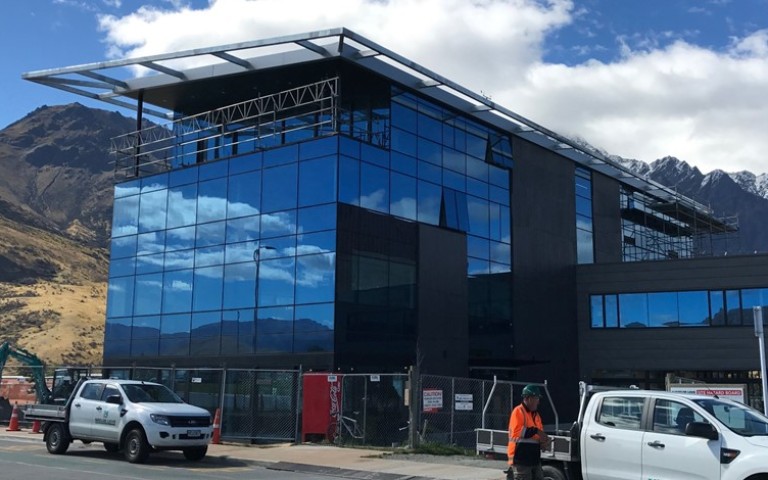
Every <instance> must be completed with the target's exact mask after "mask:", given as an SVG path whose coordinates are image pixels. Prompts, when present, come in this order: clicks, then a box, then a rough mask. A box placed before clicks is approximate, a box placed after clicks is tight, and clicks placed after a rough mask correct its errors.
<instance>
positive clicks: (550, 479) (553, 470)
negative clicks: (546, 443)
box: [541, 465, 566, 480]
mask: <svg viewBox="0 0 768 480" xmlns="http://www.w3.org/2000/svg"><path fill="white" fill-rule="evenodd" d="M541 469H542V470H543V471H544V480H566V478H565V474H564V473H563V471H562V470H560V469H559V468H557V467H555V466H552V465H544V466H543V467H541Z"/></svg>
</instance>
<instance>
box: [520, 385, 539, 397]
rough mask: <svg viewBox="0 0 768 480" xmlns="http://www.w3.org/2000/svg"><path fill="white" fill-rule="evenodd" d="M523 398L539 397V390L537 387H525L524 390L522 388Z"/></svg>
mask: <svg viewBox="0 0 768 480" xmlns="http://www.w3.org/2000/svg"><path fill="white" fill-rule="evenodd" d="M523 396H524V397H540V396H541V390H539V387H537V386H536V385H526V386H525V388H523Z"/></svg>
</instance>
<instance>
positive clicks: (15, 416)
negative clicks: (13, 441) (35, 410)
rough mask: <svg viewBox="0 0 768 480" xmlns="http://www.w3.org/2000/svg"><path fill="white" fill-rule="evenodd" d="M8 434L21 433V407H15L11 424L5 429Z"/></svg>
mask: <svg viewBox="0 0 768 480" xmlns="http://www.w3.org/2000/svg"><path fill="white" fill-rule="evenodd" d="M5 430H6V431H8V432H20V431H21V429H20V428H19V405H18V404H14V405H13V412H11V423H9V424H8V428H6V429H5Z"/></svg>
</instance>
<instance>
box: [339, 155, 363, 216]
mask: <svg viewBox="0 0 768 480" xmlns="http://www.w3.org/2000/svg"><path fill="white" fill-rule="evenodd" d="M339 201H340V202H344V203H348V204H350V205H360V161H359V160H354V159H351V158H349V157H341V158H340V159H339Z"/></svg>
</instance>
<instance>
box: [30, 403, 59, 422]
mask: <svg viewBox="0 0 768 480" xmlns="http://www.w3.org/2000/svg"><path fill="white" fill-rule="evenodd" d="M22 412H24V418H25V419H27V420H41V421H43V422H64V421H66V419H67V407H66V406H64V405H42V404H34V405H24V406H23V407H22Z"/></svg>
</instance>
